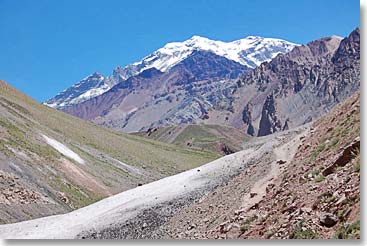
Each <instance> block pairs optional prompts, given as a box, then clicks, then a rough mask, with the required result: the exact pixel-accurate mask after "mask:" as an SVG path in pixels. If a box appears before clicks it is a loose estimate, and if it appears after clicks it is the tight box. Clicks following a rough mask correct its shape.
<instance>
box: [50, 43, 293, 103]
mask: <svg viewBox="0 0 367 246" xmlns="http://www.w3.org/2000/svg"><path fill="white" fill-rule="evenodd" d="M295 46H297V45H296V44H294V43H291V42H288V41H285V40H281V39H275V38H263V37H257V36H248V37H246V38H244V39H240V40H235V41H232V42H223V41H215V40H210V39H208V38H205V37H200V36H193V37H191V38H190V39H188V40H186V41H183V42H172V43H168V44H166V45H165V46H164V47H162V48H160V49H158V50H156V51H154V52H153V53H151V54H150V55H148V56H146V57H145V58H143V59H142V60H141V61H138V62H135V63H133V64H130V65H127V66H125V67H116V68H115V69H114V71H113V74H112V75H111V76H108V77H103V76H102V75H101V74H99V73H94V74H92V75H90V76H88V77H86V78H84V79H83V80H81V81H80V82H78V83H76V84H75V85H73V86H71V87H70V88H68V89H66V90H65V91H63V92H61V93H59V94H58V95H57V96H55V97H54V98H51V99H49V100H48V101H46V102H45V104H46V105H48V106H50V107H53V108H64V107H66V106H70V105H75V104H78V103H81V102H84V101H86V100H88V99H91V98H94V97H96V96H99V95H101V94H103V93H104V92H106V91H108V90H109V89H110V88H112V87H113V86H114V85H116V84H118V83H120V82H122V81H125V80H127V79H128V78H130V77H132V76H134V75H137V74H140V73H141V72H143V71H145V70H147V69H150V68H156V69H158V70H160V71H161V72H167V71H168V70H170V69H171V68H172V67H174V66H175V65H177V64H179V63H180V62H182V61H183V60H185V59H186V58H188V57H189V56H190V55H192V54H193V52H194V51H206V52H211V53H214V54H216V55H218V56H222V57H224V58H226V59H229V60H231V61H234V62H237V63H239V64H241V65H243V66H246V67H247V68H248V69H253V68H255V67H257V66H258V65H260V64H261V63H263V62H265V61H270V60H271V59H272V58H274V57H275V56H276V55H278V54H280V53H287V52H289V51H290V50H292V49H293V48H294V47H295Z"/></svg>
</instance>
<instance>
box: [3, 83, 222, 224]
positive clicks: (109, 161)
mask: <svg viewBox="0 0 367 246" xmlns="http://www.w3.org/2000/svg"><path fill="white" fill-rule="evenodd" d="M217 157H218V155H217V154H214V153H212V152H205V151H204V152H203V151H198V150H190V149H186V148H181V147H179V146H176V145H170V144H164V143H160V142H156V141H153V140H148V139H146V138H141V137H138V136H132V135H127V134H122V133H118V132H114V131H112V130H108V129H104V128H101V127H97V126H94V125H93V124H91V123H88V122H85V121H83V120H80V119H78V118H75V117H73V116H70V115H68V114H65V113H62V112H60V111H57V110H55V109H52V108H49V107H47V106H44V105H41V104H39V103H37V102H35V101H34V100H33V99H31V98H29V97H28V96H26V95H24V94H22V93H21V92H19V91H17V90H16V89H14V88H12V87H11V86H9V85H8V84H6V83H5V82H3V81H0V170H1V171H0V172H1V173H0V180H1V182H0V186H1V189H0V207H1V209H0V218H1V219H0V222H1V223H9V222H16V221H21V220H27V219H32V218H37V217H40V216H47V215H51V214H57V213H64V212H67V211H71V210H73V209H76V208H80V207H83V206H85V205H88V204H90V203H93V202H95V201H97V200H100V199H101V198H104V197H107V196H110V195H112V194H116V193H118V192H121V191H124V190H127V189H131V188H133V187H136V186H138V185H141V184H144V183H147V182H151V181H154V180H157V179H160V178H162V177H165V176H168V175H172V174H176V173H179V172H182V171H184V170H187V169H190V168H193V167H196V166H199V165H201V164H203V163H207V162H208V161H210V160H213V159H216V158H217Z"/></svg>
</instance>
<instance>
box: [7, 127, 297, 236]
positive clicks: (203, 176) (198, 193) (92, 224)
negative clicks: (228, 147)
mask: <svg viewBox="0 0 367 246" xmlns="http://www.w3.org/2000/svg"><path fill="white" fill-rule="evenodd" d="M298 134H300V131H299V130H298V131H294V134H289V132H288V133H281V134H275V135H272V136H267V137H264V138H260V139H258V140H255V141H253V142H251V143H249V144H247V145H246V146H244V147H245V149H244V150H242V151H240V152H237V153H234V154H231V155H228V156H225V157H222V158H220V159H217V160H215V161H212V162H210V163H208V164H206V165H203V166H201V167H199V168H195V169H192V170H189V171H186V172H183V173H180V174H177V175H174V176H171V177H167V178H163V179H161V180H158V181H155V182H152V183H149V184H146V185H143V186H140V187H137V188H134V189H131V190H128V191H125V192H122V193H120V194H117V195H115V196H112V197H109V198H106V199H104V200H101V201H99V202H97V203H94V204H92V205H89V206H87V207H84V208H81V209H78V210H75V211H73V212H70V213H67V214H63V215H56V216H49V217H44V218H40V219H36V220H30V221H25V222H20V223H15V224H8V225H1V226H0V238H3V239H21V238H34V239H41V238H45V239H46V238H47V239H66V238H111V239H118V238H129V239H130V238H154V237H155V236H154V233H153V232H154V231H155V230H156V229H157V228H158V227H160V226H162V225H163V224H164V223H166V221H168V220H169V218H170V217H172V216H173V215H174V214H175V213H176V212H177V211H179V210H180V209H181V208H182V207H184V206H185V205H187V204H190V203H193V202H195V201H197V200H198V199H199V198H201V197H203V196H205V195H206V194H207V193H208V192H210V191H212V190H214V189H215V188H217V187H219V186H221V185H223V184H225V183H227V182H228V181H230V180H231V179H233V178H234V177H236V176H237V175H239V174H240V173H241V172H243V171H244V170H247V169H248V168H249V167H250V166H251V165H253V164H256V163H259V161H261V159H262V158H264V157H265V156H267V154H268V153H274V151H276V152H277V153H276V154H272V155H271V156H274V157H273V158H279V157H281V158H283V159H287V158H288V155H289V156H292V153H290V152H289V151H288V150H287V149H286V150H284V149H279V147H280V146H283V145H285V144H287V143H288V144H289V142H290V141H294V137H295V136H297V135H298ZM283 135H286V136H287V137H282V136H283ZM294 145H296V144H294ZM264 182H266V181H264ZM260 188H261V187H259V189H260ZM152 233H153V234H152Z"/></svg>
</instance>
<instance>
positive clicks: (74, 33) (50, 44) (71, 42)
mask: <svg viewBox="0 0 367 246" xmlns="http://www.w3.org/2000/svg"><path fill="white" fill-rule="evenodd" d="M359 4H360V3H359V0H278V1H276V0H256V1H254V0H174V1H173V0H150V1H149V0H139V1H132V0H131V1H128V0H104V1H102V0H16V1H15V0H0V30H1V38H0V52H1V56H0V79H2V80H5V81H7V82H8V83H10V84H11V85H13V86H15V87H16V88H18V89H20V90H21V91H23V92H25V93H26V94H28V95H30V96H32V97H33V98H35V99H36V100H38V101H44V100H46V99H48V98H50V97H53V96H54V95H56V94H57V93H58V92H60V91H61V90H64V89H66V88H67V87H69V86H70V85H72V84H74V83H75V82H77V81H79V80H81V79H82V78H83V77H85V76H87V75H89V74H91V73H93V72H94V71H99V72H101V73H103V74H104V75H110V74H111V73H112V70H113V69H114V68H115V67H116V66H118V65H120V66H125V65H127V64H129V63H132V62H135V61H138V60H140V59H141V58H143V57H144V56H146V55H148V54H149V53H151V52H152V51H154V50H156V49H158V48H160V47H162V46H163V45H164V44H166V43H167V42H172V41H183V40H186V39H188V38H190V37H191V36H193V35H200V36H205V37H208V38H211V39H216V40H223V41H231V40H236V39H240V38H244V37H246V36H249V35H256V36H264V37H275V38H282V39H286V40H288V41H291V42H296V43H307V42H309V41H311V40H314V39H317V38H320V37H324V36H330V35H334V34H335V35H340V36H347V35H348V34H349V33H350V32H351V31H352V30H353V29H354V28H355V27H358V26H359V18H360V17H359Z"/></svg>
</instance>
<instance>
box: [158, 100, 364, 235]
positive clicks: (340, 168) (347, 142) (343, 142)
mask: <svg viewBox="0 0 367 246" xmlns="http://www.w3.org/2000/svg"><path fill="white" fill-rule="evenodd" d="M359 134H360V99H359V93H357V94H355V95H353V96H352V97H350V98H348V99H347V100H346V102H344V103H342V104H340V105H338V106H337V107H336V108H334V109H333V110H332V111H331V112H330V113H328V114H327V115H325V116H323V117H322V118H320V119H319V120H318V121H316V122H314V123H313V124H312V126H311V128H310V131H309V132H308V133H307V134H306V135H305V136H304V137H301V138H300V139H301V141H300V145H299V147H298V148H297V149H296V151H295V154H294V158H293V159H291V160H289V159H286V158H284V156H278V158H277V161H276V162H275V163H274V165H275V169H273V171H272V172H271V173H270V174H266V171H265V170H262V168H261V166H253V167H252V168H249V169H247V170H246V171H245V172H242V173H241V174H240V175H239V176H238V177H236V178H235V179H233V180H231V181H230V182H228V183H227V184H226V185H224V186H222V187H220V188H218V189H216V190H214V191H213V192H211V193H210V194H208V195H207V196H205V197H204V198H203V199H202V200H200V202H199V203H196V204H191V205H190V206H187V207H186V208H184V209H183V210H181V211H180V213H176V214H175V216H174V217H172V218H171V220H169V222H167V223H166V224H165V226H164V227H163V228H161V232H165V231H167V232H168V233H163V234H161V236H162V235H164V236H163V237H165V238H212V239H217V238H222V239H239V238H241V239H281V238H282V239H286V238H291V239H318V238H320V239H327V238H329V239H330V238H339V239H356V238H360V209H361V208H360V140H359ZM270 136H272V135H270ZM285 151H286V152H287V153H289V152H291V149H290V148H289V147H287V148H286V149H285ZM259 173H262V175H261V177H262V178H259V179H255V180H254V178H253V177H254V176H255V177H256V176H257V175H259ZM183 219H184V220H185V221H190V224H192V225H194V226H192V227H189V228H190V229H188V228H186V226H187V225H185V224H182V223H181V222H180V221H181V220H183Z"/></svg>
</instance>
